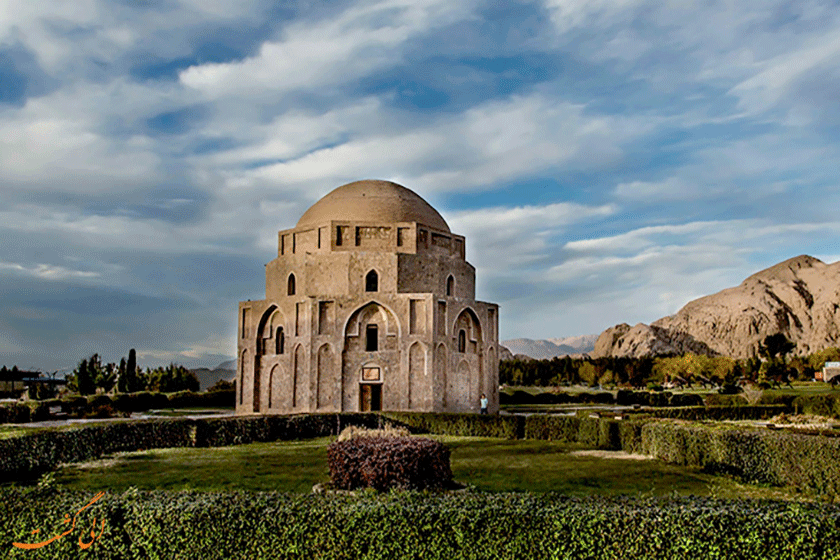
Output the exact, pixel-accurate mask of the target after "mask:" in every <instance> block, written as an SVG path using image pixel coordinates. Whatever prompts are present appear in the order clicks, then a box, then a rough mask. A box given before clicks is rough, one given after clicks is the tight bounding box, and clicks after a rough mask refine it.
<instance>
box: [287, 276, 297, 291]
mask: <svg viewBox="0 0 840 560" xmlns="http://www.w3.org/2000/svg"><path fill="white" fill-rule="evenodd" d="M286 294H287V295H290V296H293V295H295V275H294V274H289V282H288V283H287V285H286Z"/></svg>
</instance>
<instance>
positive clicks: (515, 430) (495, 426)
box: [381, 412, 524, 439]
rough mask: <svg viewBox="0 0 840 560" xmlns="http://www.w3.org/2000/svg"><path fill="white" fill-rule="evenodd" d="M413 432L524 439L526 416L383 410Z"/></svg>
mask: <svg viewBox="0 0 840 560" xmlns="http://www.w3.org/2000/svg"><path fill="white" fill-rule="evenodd" d="M381 415H382V417H383V418H387V419H389V420H392V421H394V422H396V423H398V424H401V425H404V426H407V427H408V428H409V429H411V431H412V432H414V433H433V434H441V435H448V436H478V437H498V438H508V439H522V437H523V425H524V417H522V416H502V415H481V414H458V413H451V412H442V413H437V412H383V413H381Z"/></svg>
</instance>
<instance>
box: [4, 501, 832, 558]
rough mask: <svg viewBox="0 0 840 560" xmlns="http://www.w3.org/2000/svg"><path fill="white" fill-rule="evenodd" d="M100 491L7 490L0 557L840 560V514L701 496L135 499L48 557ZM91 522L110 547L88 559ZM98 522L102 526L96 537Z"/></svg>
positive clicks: (111, 505) (114, 506)
mask: <svg viewBox="0 0 840 560" xmlns="http://www.w3.org/2000/svg"><path fill="white" fill-rule="evenodd" d="M91 497H92V493H86V492H78V491H77V492H68V491H46V490H40V491H32V492H27V491H25V490H20V489H0V500H2V502H3V504H4V515H3V516H0V548H2V550H3V551H4V552H7V553H8V554H9V557H11V558H33V557H37V558H42V559H62V560H63V559H65V558H76V557H79V556H80V555H84V556H85V557H86V558H91V559H112V558H113V559H123V558H176V559H180V558H184V559H186V558H208V559H228V558H289V559H309V558H321V559H339V560H343V559H348V560H349V559H366V560H374V559H379V558H388V559H390V558H404V559H424V560H450V559H452V558H464V559H478V558H499V559H508V558H510V559H519V558H529V559H536V560H540V559H543V558H552V559H554V558H558V559H572V558H575V559H576V558H587V559H596V560H597V559H614V558H637V559H640V560H648V559H650V560H654V559H656V560H658V559H663V560H682V559H691V560H694V559H697V558H704V559H707V558H708V559H730V558H739V559H753V558H755V559H777V558H779V559H781V558H785V559H790V558H796V559H797V560H812V559H813V560H815V559H827V558H837V555H838V550H840V529H838V527H839V526H840V508H838V507H837V506H833V505H816V504H788V503H779V502H759V501H724V500H712V499H704V498H670V499H640V498H605V497H593V498H569V497H564V496H558V495H552V494H549V495H532V494H519V493H517V494H484V493H476V494H469V493H468V494H462V495H439V494H423V493H414V492H410V493H406V492H400V493H392V494H384V495H362V496H354V497H349V496H313V495H306V496H293V495H288V494H279V493H197V492H177V493H176V492H132V491H128V492H126V493H124V494H119V495H106V496H104V497H103V498H101V499H100V500H98V501H97V502H96V503H94V504H93V505H92V506H90V507H89V508H88V509H86V510H85V511H84V512H82V513H81V514H80V516H79V519H78V521H77V524H76V526H77V530H75V531H74V532H73V534H71V535H68V536H67V537H65V538H61V539H58V540H57V541H55V542H53V543H50V544H49V545H47V546H44V547H43V548H41V549H39V550H38V551H37V552H36V553H35V556H33V551H31V550H21V549H18V548H13V547H12V546H11V543H12V542H24V543H27V542H34V541H37V538H38V536H36V537H33V535H32V534H31V531H32V530H33V528H44V527H50V529H51V531H49V532H44V531H42V532H41V535H39V536H40V537H41V538H42V539H44V540H46V538H48V537H50V536H52V535H53V534H57V533H58V532H59V531H61V530H63V529H64V527H63V526H62V525H61V523H60V520H61V519H62V518H63V517H64V515H65V514H66V513H68V512H70V513H71V515H72V514H73V513H75V512H76V511H78V509H79V508H80V507H81V506H83V505H84V504H86V503H87V502H88V501H90V499H91ZM94 518H95V519H96V522H97V528H98V527H99V526H102V527H103V530H102V533H101V536H99V537H98V538H97V540H95V541H94V542H93V544H92V546H91V547H90V548H89V549H87V550H86V551H80V550H79V545H78V541H79V538H80V537H81V538H82V539H84V541H85V542H89V540H90V538H89V536H88V530H89V528H90V527H91V525H92V521H93V519H94ZM100 524H101V525H100Z"/></svg>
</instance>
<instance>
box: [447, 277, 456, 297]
mask: <svg viewBox="0 0 840 560" xmlns="http://www.w3.org/2000/svg"><path fill="white" fill-rule="evenodd" d="M454 293H455V278H453V277H452V275H451V274H450V275H449V278H447V279H446V295H447V296H451V295H452V294H454Z"/></svg>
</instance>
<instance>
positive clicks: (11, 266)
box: [0, 261, 99, 280]
mask: <svg viewBox="0 0 840 560" xmlns="http://www.w3.org/2000/svg"><path fill="white" fill-rule="evenodd" d="M0 270H6V271H9V272H12V273H17V274H21V275H24V276H32V277H35V278H40V279H42V280H67V279H72V278H79V279H88V278H98V277H99V273H98V272H92V271H88V270H73V269H70V268H65V267H63V266H59V265H52V264H45V263H40V264H36V265H35V266H24V265H22V264H18V263H11V262H2V261H0Z"/></svg>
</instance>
